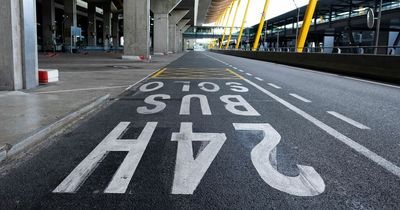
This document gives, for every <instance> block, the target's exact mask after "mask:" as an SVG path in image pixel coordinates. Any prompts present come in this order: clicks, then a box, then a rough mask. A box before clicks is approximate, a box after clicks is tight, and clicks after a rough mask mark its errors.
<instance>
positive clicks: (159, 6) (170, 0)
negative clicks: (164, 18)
mask: <svg viewBox="0 0 400 210" xmlns="http://www.w3.org/2000/svg"><path fill="white" fill-rule="evenodd" d="M181 1H182V0H152V1H151V3H150V6H151V11H152V12H153V13H154V14H169V13H171V12H172V10H173V9H175V7H176V6H178V4H179V3H181Z"/></svg>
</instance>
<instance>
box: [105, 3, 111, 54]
mask: <svg viewBox="0 0 400 210" xmlns="http://www.w3.org/2000/svg"><path fill="white" fill-rule="evenodd" d="M111 14H112V13H111V1H110V0H106V1H105V2H104V3H103V44H104V50H108V48H109V41H108V38H109V37H110V36H111Z"/></svg>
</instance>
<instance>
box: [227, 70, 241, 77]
mask: <svg viewBox="0 0 400 210" xmlns="http://www.w3.org/2000/svg"><path fill="white" fill-rule="evenodd" d="M226 70H227V71H228V72H230V73H231V74H233V75H235V76H237V77H239V78H240V79H244V78H243V77H242V76H240V75H239V74H238V73H236V72H234V71H232V70H230V69H226Z"/></svg>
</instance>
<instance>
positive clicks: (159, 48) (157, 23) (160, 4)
mask: <svg viewBox="0 0 400 210" xmlns="http://www.w3.org/2000/svg"><path fill="white" fill-rule="evenodd" d="M181 1H182V0H152V1H151V11H153V13H154V54H163V55H165V54H168V47H169V13H170V12H171V11H172V10H173V9H174V8H175V7H176V6H177V5H178V4H179V3H180V2H181Z"/></svg>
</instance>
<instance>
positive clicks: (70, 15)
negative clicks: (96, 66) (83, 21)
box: [63, 0, 78, 46]
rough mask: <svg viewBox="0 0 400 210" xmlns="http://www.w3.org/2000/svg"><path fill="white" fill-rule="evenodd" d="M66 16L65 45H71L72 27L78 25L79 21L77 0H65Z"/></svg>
mask: <svg viewBox="0 0 400 210" xmlns="http://www.w3.org/2000/svg"><path fill="white" fill-rule="evenodd" d="M64 18H65V21H64V33H63V36H64V45H65V46H71V27H72V26H74V27H76V26H77V22H78V19H77V11H76V0H64ZM73 44H74V43H73Z"/></svg>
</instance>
